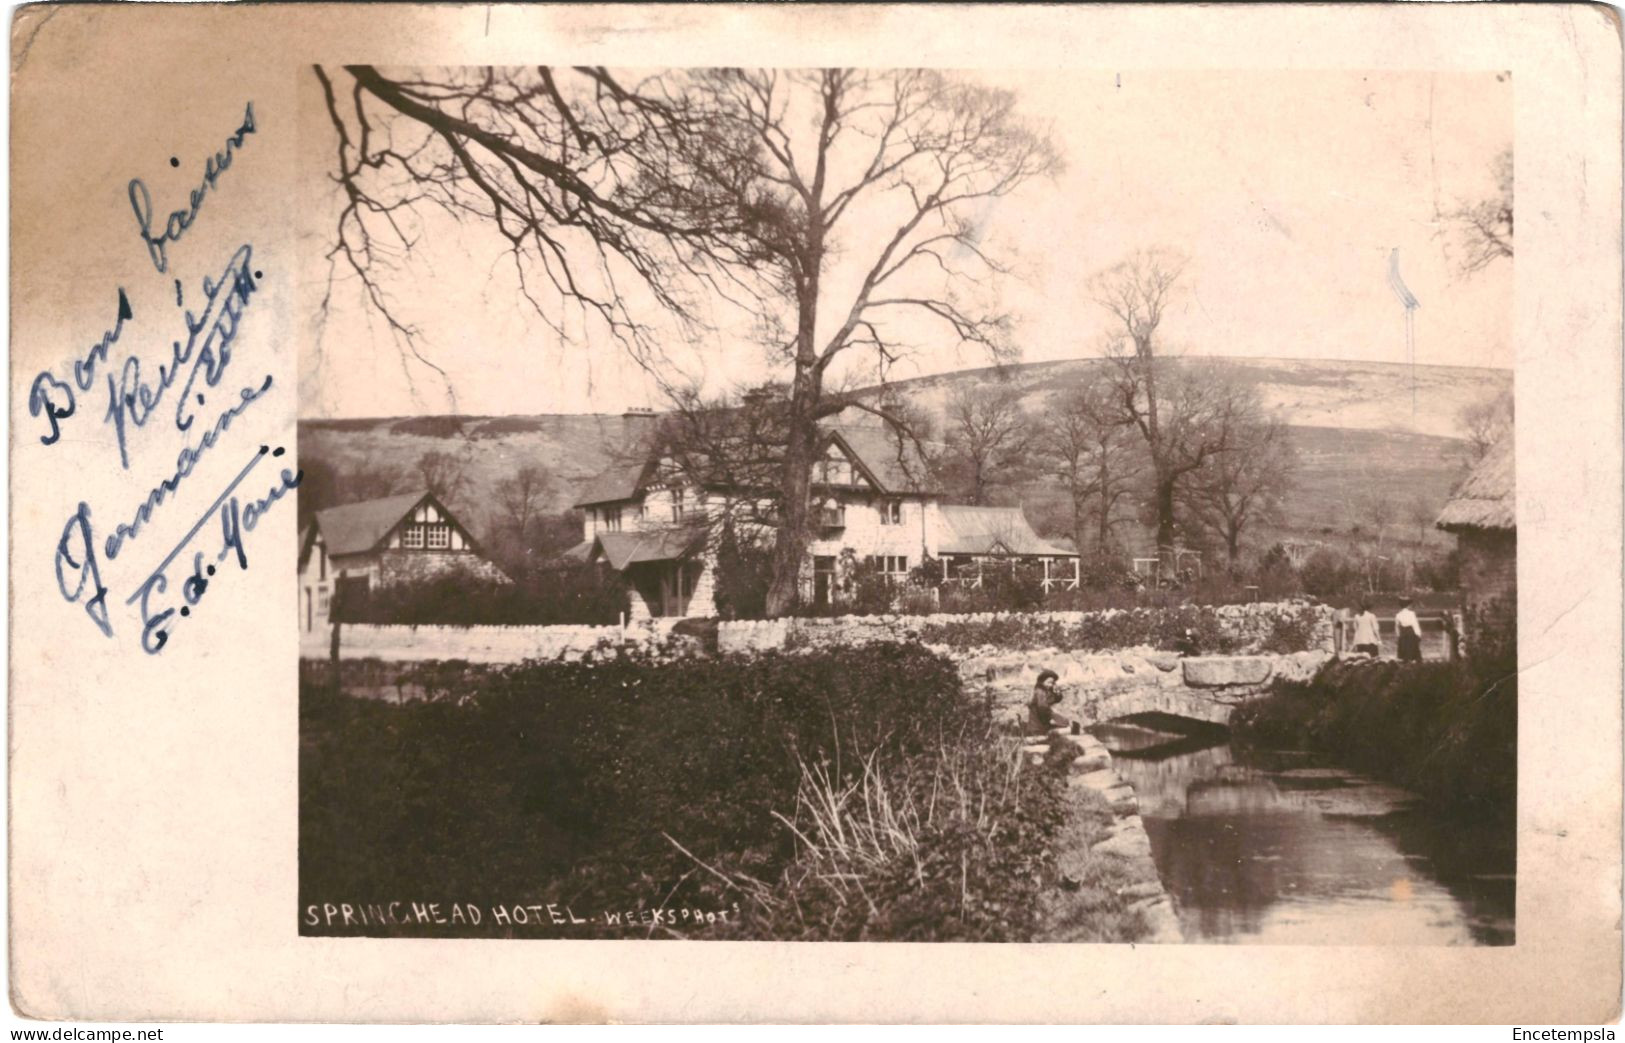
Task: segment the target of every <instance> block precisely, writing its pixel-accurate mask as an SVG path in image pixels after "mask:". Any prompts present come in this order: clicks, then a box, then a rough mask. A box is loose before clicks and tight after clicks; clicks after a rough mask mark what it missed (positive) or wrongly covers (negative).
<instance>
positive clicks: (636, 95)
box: [316, 66, 1059, 614]
mask: <svg viewBox="0 0 1625 1043" xmlns="http://www.w3.org/2000/svg"><path fill="white" fill-rule="evenodd" d="M316 76H317V78H318V80H319V81H320V82H321V85H322V88H323V92H324V97H325V100H326V105H327V111H328V115H329V117H330V120H331V122H332V124H333V127H334V129H335V136H336V142H337V152H338V163H337V167H336V169H335V173H334V177H335V180H336V181H337V182H338V184H339V186H340V188H341V191H342V192H343V193H344V198H345V202H346V205H345V207H344V209H343V212H342V214H341V216H340V219H339V225H338V228H337V234H336V238H335V243H334V246H333V248H332V250H331V251H330V255H329V256H330V260H331V262H332V264H333V266H334V269H335V270H338V269H339V268H340V267H343V268H345V269H347V270H349V271H351V272H353V273H355V274H356V275H358V276H359V277H360V283H361V286H362V291H363V294H364V296H365V298H366V300H367V302H368V303H369V305H370V306H371V307H372V308H373V309H374V310H376V311H378V312H380V313H382V314H383V315H385V316H386V318H387V319H388V321H389V325H390V328H391V330H392V331H394V333H395V334H396V335H397V337H398V338H399V339H400V340H401V341H402V342H403V343H404V344H405V346H406V347H407V348H408V349H410V350H411V351H413V352H416V351H417V344H416V341H417V337H418V335H419V334H418V331H417V330H416V329H415V328H413V327H412V326H411V325H410V323H408V322H406V321H404V320H403V319H401V318H400V317H399V316H398V315H397V314H396V312H395V310H394V308H393V299H392V298H391V297H390V295H389V294H388V293H387V291H386V290H385V289H384V286H383V279H384V278H385V277H387V275H388V274H389V271H390V265H391V264H393V263H395V262H396V259H397V257H398V255H399V254H401V253H404V252H406V251H410V250H411V249H412V248H413V247H414V246H415V245H416V242H417V240H416V238H415V235H414V232H413V224H412V220H411V219H412V218H413V217H414V216H416V215H417V214H418V213H419V212H420V211H438V212H442V213H445V214H449V215H451V216H452V217H453V218H455V219H457V220H459V221H477V222H482V223H485V224H487V225H490V226H493V227H495V228H496V229H497V230H498V231H499V232H500V233H501V235H502V237H503V239H504V241H505V242H506V243H508V244H509V246H508V248H507V252H508V254H509V256H510V258H511V260H512V264H513V267H514V269H515V271H516V272H517V273H518V275H519V279H520V286H521V289H522V292H523V293H524V295H525V297H526V299H527V301H528V302H529V304H530V306H531V307H532V308H533V309H534V310H535V311H536V313H537V314H538V315H540V316H541V317H542V318H543V319H545V320H547V321H548V322H549V323H550V324H552V325H553V326H554V328H556V329H560V330H562V329H563V328H564V322H563V320H562V317H561V316H559V315H557V314H554V313H553V312H551V311H549V309H547V308H545V307H544V306H543V305H542V304H541V303H540V298H539V297H538V296H536V295H535V294H533V293H532V292H531V289H532V284H533V283H534V282H535V281H537V280H538V279H541V280H545V284H546V285H550V286H551V287H552V288H553V289H554V290H555V291H556V292H557V293H558V294H559V295H560V297H561V298H562V299H563V300H565V301H567V302H569V305H570V306H572V307H573V308H574V309H575V310H576V311H577V312H579V313H580V314H581V315H583V316H584V317H586V318H587V319H590V320H596V321H597V322H598V323H599V324H600V325H601V326H602V327H603V328H605V329H607V330H608V331H609V332H610V333H611V334H613V335H614V336H615V337H616V338H617V339H618V340H620V341H621V342H622V343H623V344H625V345H626V346H627V347H628V348H629V349H630V350H631V351H632V352H633V355H634V357H635V358H637V359H639V360H640V361H641V362H643V363H644V364H645V366H646V367H647V368H648V369H649V370H650V371H651V372H652V373H655V374H656V375H657V376H660V375H662V374H663V372H664V371H663V368H662V367H661V366H660V365H659V363H660V360H661V355H660V346H659V345H660V338H659V337H658V336H657V335H656V333H657V331H658V329H659V327H658V325H655V326H651V325H650V321H651V320H650V319H648V318H646V317H644V316H642V315H640V314H637V313H635V312H634V310H633V306H632V305H631V304H630V303H629V301H630V300H631V297H630V295H628V294H626V293H623V292H622V286H621V284H622V283H623V282H625V281H626V280H627V279H629V278H630V279H632V280H633V281H635V282H636V283H637V285H639V286H641V287H643V288H644V289H646V290H647V295H648V296H651V297H652V298H653V299H654V301H655V302H656V303H657V304H658V305H659V306H661V308H662V309H663V312H664V313H665V314H666V315H670V316H675V317H677V318H679V319H682V320H691V319H692V317H693V309H692V308H691V306H690V302H689V300H688V298H687V297H686V295H685V293H684V288H685V287H699V288H701V289H704V290H706V291H708V292H711V293H713V294H722V295H724V296H727V297H729V298H730V299H737V298H736V297H735V296H734V293H735V291H736V290H742V291H743V295H744V296H745V297H747V298H748V299H750V300H752V301H754V302H756V303H757V304H759V305H761V306H762V307H761V308H760V309H759V310H761V311H762V312H763V313H764V314H763V324H764V326H765V327H767V328H769V329H772V330H779V331H783V335H782V336H776V337H774V338H773V343H772V345H771V350H772V351H773V352H774V357H775V358H779V359H782V360H783V361H784V363H785V364H786V366H787V367H788V370H789V374H788V376H789V380H788V385H789V392H788V396H787V402H788V406H787V410H786V414H785V418H784V430H785V439H784V455H783V459H782V462H781V465H780V469H779V474H778V480H777V481H776V482H775V483H774V485H775V490H774V492H775V495H776V496H777V498H778V500H779V502H780V505H781V510H780V512H779V515H780V524H779V526H778V529H777V534H776V538H775V548H774V576H773V583H772V587H771V589H770V592H769V596H768V605H767V608H768V611H769V612H770V613H772V614H782V613H783V612H785V611H787V610H788V609H790V608H791V607H792V606H793V605H794V604H795V603H796V601H797V600H798V597H799V580H800V573H801V568H802V560H803V558H804V556H805V549H806V545H807V542H808V539H809V498H808V493H809V484H810V473H811V468H812V464H813V462H814V453H815V451H816V444H817V442H818V439H819V428H818V422H819V421H820V420H821V419H823V418H825V417H829V416H833V415H835V414H836V413H839V412H841V411H842V410H844V409H847V408H858V409H862V410H866V411H868V412H871V413H875V414H877V415H882V416H889V414H888V412H887V410H886V409H885V407H884V405H883V404H881V403H877V402H876V401H874V400H873V399H867V400H866V399H864V398H863V397H862V396H859V395H857V394H855V393H852V392H849V391H843V390H842V389H841V388H839V387H838V386H837V385H836V384H835V382H834V380H835V377H834V374H833V373H832V369H833V368H835V367H836V366H837V363H839V364H841V365H842V366H846V367H848V368H850V367H851V365H852V364H853V362H854V361H855V360H856V358H857V357H859V356H862V357H863V359H864V360H865V361H866V362H867V363H868V365H869V367H870V369H871V370H872V372H873V373H874V374H877V375H878V376H880V377H881V378H882V379H883V378H884V375H885V373H886V371H887V370H888V369H889V367H890V366H891V365H892V364H893V363H895V362H896V361H897V360H898V359H899V358H900V357H901V355H902V353H903V351H904V350H905V349H906V347H907V345H908V343H909V341H910V339H911V338H912V337H914V336H925V337H930V336H931V334H930V333H929V332H925V331H927V330H928V329H929V328H930V327H932V326H934V327H935V328H936V330H937V331H939V332H940V333H943V334H946V336H945V337H936V338H933V342H934V343H936V344H938V345H939V346H942V345H945V342H958V343H960V344H971V345H976V346H979V347H983V348H986V349H988V350H990V351H992V352H993V353H994V354H995V356H996V357H1002V356H1003V355H1006V354H1008V353H1009V351H1008V345H1007V343H1006V342H1005V333H1006V330H1007V328H1008V320H1007V319H1006V318H1005V317H1004V316H1001V315H998V314H992V313H986V312H984V311H983V310H981V309H979V308H976V307H974V306H972V305H970V304H967V303H965V301H964V300H963V299H962V298H963V296H964V291H965V290H967V289H970V290H974V289H975V288H976V287H977V286H978V285H979V284H980V283H982V282H985V277H986V276H987V275H989V274H992V273H997V272H999V271H1001V269H1000V267H999V266H998V265H997V264H996V263H995V262H994V261H993V260H992V258H991V257H990V256H989V255H988V254H987V253H986V252H985V251H984V250H983V248H982V245H981V241H982V236H983V231H984V230H983V229H982V228H981V227H980V226H979V225H978V223H977V221H976V219H975V217H974V215H976V214H978V213H981V212H985V211H984V209H983V208H984V207H985V205H986V203H987V202H988V201H989V200H991V199H995V198H997V197H1000V196H1004V195H1007V194H1009V193H1010V192H1012V191H1014V190H1015V189H1017V188H1018V187H1020V186H1021V185H1022V184H1024V183H1025V182H1027V181H1028V180H1030V179H1032V178H1034V177H1038V176H1043V175H1046V174H1048V173H1050V172H1052V171H1053V170H1055V169H1056V168H1057V167H1058V162H1059V161H1058V158H1057V156H1056V153H1055V150H1054V148H1053V146H1052V145H1051V144H1050V142H1049V140H1048V139H1047V137H1045V136H1044V135H1043V134H1040V133H1036V132H1034V131H1033V130H1031V129H1029V128H1028V127H1027V126H1026V125H1025V124H1024V123H1023V122H1022V121H1021V120H1020V119H1019V117H1018V115H1017V113H1016V107H1015V98H1014V96H1013V95H1012V94H1011V93H1009V92H1005V91H994V90H990V89H987V88H983V87H980V86H976V85H974V84H971V83H968V82H964V81H961V80H956V79H953V78H950V77H948V76H945V75H941V74H938V73H934V72H928V71H919V70H852V69H823V70H810V71H793V72H779V71H773V70H739V69H723V70H706V71H699V72H693V73H668V74H663V75H659V76H655V77H652V78H646V79H641V80H638V81H637V82H636V83H632V84H628V83H626V82H623V79H622V78H621V77H617V76H616V75H613V74H611V73H609V72H608V71H606V70H604V69H576V70H572V71H570V72H568V73H565V72H562V71H560V70H554V69H551V68H548V67H540V68H536V69H524V70H493V69H468V70H442V71H440V72H437V73H435V74H433V75H432V76H425V75H422V74H412V75H410V76H391V75H387V74H386V73H384V72H382V71H380V70H378V69H377V68H375V67H372V66H346V67H345V68H344V70H343V72H342V74H338V73H332V74H330V73H329V71H328V70H326V69H324V68H317V70H316ZM848 231H850V232H853V233H856V234H854V235H850V236H848V235H845V234H844V233H846V232H848ZM837 254H839V255H840V256H841V258H842V260H843V261H844V262H846V263H850V264H852V265H854V266H855V267H856V270H857V272H858V273H859V274H858V276H857V278H856V282H855V286H847V285H844V284H842V285H839V286H836V285H828V286H826V284H825V281H824V276H825V274H826V270H827V269H828V268H829V267H830V265H831V263H832V261H833V260H834V258H835V256H836V255H837ZM331 285H332V283H331V280H330V293H331ZM324 307H325V302H324Z"/></svg>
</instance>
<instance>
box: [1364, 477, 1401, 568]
mask: <svg viewBox="0 0 1625 1043" xmlns="http://www.w3.org/2000/svg"><path fill="white" fill-rule="evenodd" d="M1359 509H1360V517H1361V519H1362V520H1363V521H1364V522H1365V523H1366V525H1367V526H1369V528H1370V531H1371V532H1372V533H1373V534H1375V535H1376V537H1377V553H1378V554H1381V553H1382V548H1383V542H1384V541H1385V540H1386V539H1387V536H1388V527H1389V526H1390V525H1392V524H1393V523H1394V522H1395V521H1396V520H1397V519H1398V518H1399V505H1398V504H1397V503H1396V502H1395V501H1394V497H1393V495H1392V494H1391V493H1389V492H1387V491H1385V490H1381V489H1378V490H1375V491H1373V492H1371V493H1369V494H1368V495H1367V496H1366V497H1365V498H1364V499H1362V500H1361V501H1360V508H1359Z"/></svg>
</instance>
